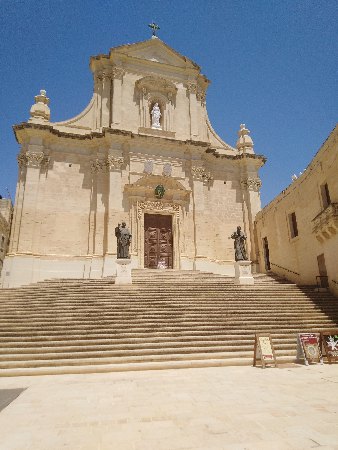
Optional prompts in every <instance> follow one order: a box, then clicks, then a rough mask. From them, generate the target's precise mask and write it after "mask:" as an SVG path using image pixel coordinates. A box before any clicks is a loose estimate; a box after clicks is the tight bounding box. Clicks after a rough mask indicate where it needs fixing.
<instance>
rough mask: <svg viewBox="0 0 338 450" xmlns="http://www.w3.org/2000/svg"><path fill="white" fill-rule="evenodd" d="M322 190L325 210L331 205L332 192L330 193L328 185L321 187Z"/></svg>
mask: <svg viewBox="0 0 338 450" xmlns="http://www.w3.org/2000/svg"><path fill="white" fill-rule="evenodd" d="M320 190H321V194H322V202H323V208H324V209H325V208H327V207H328V206H329V205H330V204H331V199H330V191H329V186H328V185H327V183H325V184H322V185H321V186H320Z"/></svg>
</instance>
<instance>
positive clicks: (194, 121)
mask: <svg viewBox="0 0 338 450" xmlns="http://www.w3.org/2000/svg"><path fill="white" fill-rule="evenodd" d="M187 91H188V92H189V114H190V136H191V139H192V140H197V138H198V119H199V117H198V104H197V98H196V93H197V84H196V83H193V82H189V83H188V85H187Z"/></svg>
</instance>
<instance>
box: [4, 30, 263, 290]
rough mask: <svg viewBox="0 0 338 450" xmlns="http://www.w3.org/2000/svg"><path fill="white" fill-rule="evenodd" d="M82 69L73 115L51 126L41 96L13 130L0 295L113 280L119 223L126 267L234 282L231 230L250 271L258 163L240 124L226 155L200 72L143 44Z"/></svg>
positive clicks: (157, 44)
mask: <svg viewBox="0 0 338 450" xmlns="http://www.w3.org/2000/svg"><path fill="white" fill-rule="evenodd" d="M90 69H91V71H92V72H93V79H94V93H93V97H92V99H91V101H90V103H89V105H88V106H87V108H86V109H85V110H84V111H83V112H81V113H80V114H79V115H78V116H76V117H74V118H72V119H68V120H65V121H63V122H51V121H50V109H49V99H48V98H47V95H46V92H45V91H43V90H42V91H41V92H40V94H39V95H37V96H36V97H35V104H34V105H33V106H32V108H31V110H30V118H29V120H28V121H27V122H23V123H20V124H19V125H15V126H14V132H15V135H16V139H17V141H18V143H19V145H20V151H19V155H18V163H19V176H18V183H17V190H16V198H15V208H14V215H13V221H12V231H11V239H10V248H9V252H8V255H7V257H6V259H5V261H4V267H3V270H2V274H1V275H2V286H3V287H13V286H19V285H21V284H28V283H31V282H36V281H39V280H44V279H50V278H102V277H107V276H111V275H114V274H115V271H116V267H115V264H116V263H115V261H116V237H115V233H114V230H115V227H116V226H117V225H118V224H119V223H122V222H123V221H124V222H126V223H127V225H128V228H129V230H130V232H131V234H132V244H131V247H130V253H131V259H132V267H133V268H152V269H180V270H187V269H194V270H204V271H209V272H214V273H221V274H226V275H231V276H232V275H233V274H234V249H233V241H232V239H229V236H230V235H231V233H232V232H233V231H234V230H235V229H236V227H237V226H238V225H240V226H241V227H242V230H243V231H244V232H245V233H246V235H247V251H248V255H249V259H250V260H251V261H253V270H255V262H256V261H257V254H256V253H257V249H256V243H255V239H254V232H253V221H254V218H255V216H256V214H257V212H258V211H259V210H260V208H261V206H260V196H259V189H260V186H261V181H260V179H259V176H258V170H259V168H260V167H261V166H262V165H263V164H264V162H265V158H264V157H263V156H261V155H256V154H255V152H254V149H253V142H252V139H251V137H250V136H249V130H248V129H247V128H246V127H245V125H243V124H242V125H241V126H240V130H239V132H238V141H237V144H236V148H234V147H232V146H230V145H229V144H227V143H226V142H224V141H223V140H222V139H221V138H220V137H219V136H218V135H217V134H216V132H215V131H214V129H213V128H212V125H211V124H210V122H209V119H208V114H207V109H206V91H207V88H208V85H209V83H210V82H209V80H208V79H207V78H206V76H204V75H203V74H202V73H201V71H200V67H199V66H198V65H197V64H196V63H194V62H193V61H191V60H190V59H189V58H187V57H185V56H182V55H181V54H179V53H178V52H176V51H175V50H174V49H172V48H171V47H169V46H168V45H166V44H165V43H164V42H162V41H161V40H160V39H159V38H157V37H155V36H153V38H152V39H149V40H146V41H144V42H140V43H136V44H131V45H122V46H120V47H115V48H112V49H110V51H109V54H107V55H98V56H94V57H92V58H91V59H90Z"/></svg>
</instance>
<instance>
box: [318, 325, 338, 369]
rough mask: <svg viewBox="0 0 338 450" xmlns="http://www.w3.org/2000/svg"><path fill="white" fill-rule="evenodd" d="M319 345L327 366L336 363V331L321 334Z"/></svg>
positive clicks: (337, 351) (337, 350)
mask: <svg viewBox="0 0 338 450" xmlns="http://www.w3.org/2000/svg"><path fill="white" fill-rule="evenodd" d="M321 343H322V346H323V347H324V350H325V354H326V357H327V361H328V363H329V364H331V363H332V362H335V361H338V330H337V329H336V330H325V331H322V332H321Z"/></svg>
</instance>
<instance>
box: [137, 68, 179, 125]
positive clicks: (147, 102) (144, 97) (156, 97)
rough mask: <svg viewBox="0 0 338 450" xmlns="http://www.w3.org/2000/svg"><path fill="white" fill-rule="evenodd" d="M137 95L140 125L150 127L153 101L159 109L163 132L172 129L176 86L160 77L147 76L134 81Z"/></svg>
mask: <svg viewBox="0 0 338 450" xmlns="http://www.w3.org/2000/svg"><path fill="white" fill-rule="evenodd" d="M135 88H136V90H137V92H138V96H139V105H140V127H141V128H143V129H151V124H152V121H151V111H152V108H153V106H154V104H155V103H158V104H159V107H160V110H161V120H160V123H161V128H162V130H163V131H164V132H173V131H174V110H175V104H176V93H177V87H176V86H175V85H174V83H173V82H171V81H169V80H166V79H164V78H161V77H155V76H147V77H143V78H141V79H140V80H137V81H136V83H135Z"/></svg>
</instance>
